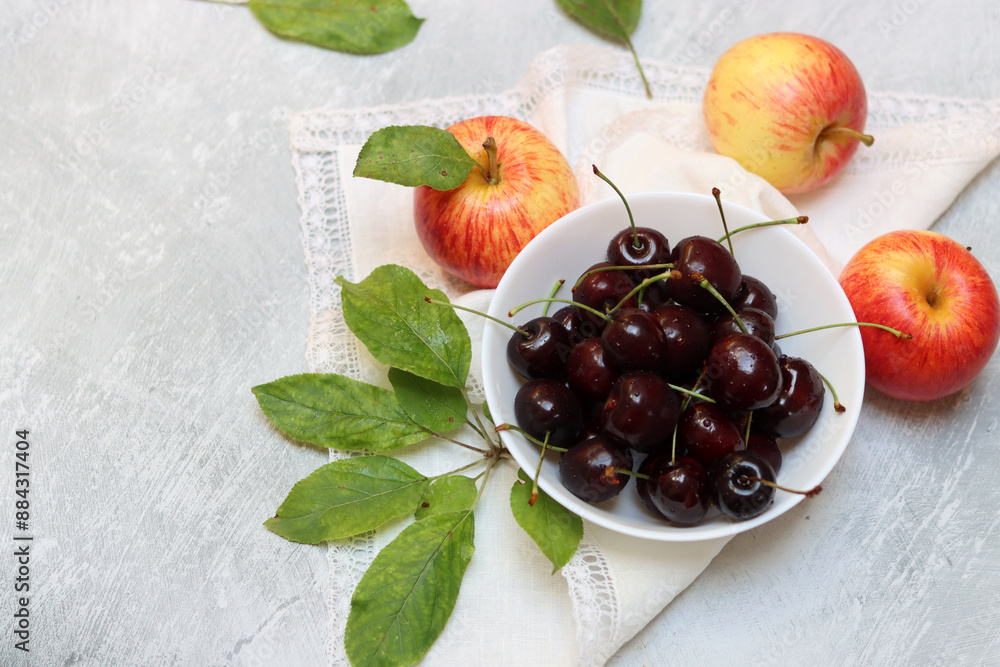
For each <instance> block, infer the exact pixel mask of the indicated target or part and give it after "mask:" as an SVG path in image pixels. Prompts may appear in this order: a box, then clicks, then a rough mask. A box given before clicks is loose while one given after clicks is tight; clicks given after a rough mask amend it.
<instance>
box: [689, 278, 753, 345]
mask: <svg viewBox="0 0 1000 667" xmlns="http://www.w3.org/2000/svg"><path fill="white" fill-rule="evenodd" d="M691 279H692V280H694V282H696V283H697V284H698V285H700V286H701V287H702V288H704V289H706V290H708V291H709V293H710V294H711V295H712V296H714V297H715V298H716V299H718V300H719V303H721V304H722V305H723V306H725V307H726V310H728V311H729V314H730V315H732V316H733V319H734V320H736V324H738V325H740V330H741V331H742V332H743V333H745V334H748V333H750V331H749V330H748V329H747V325H745V324H743V320H741V319H740V316H739V315H737V314H736V309H735V308H733V307H732V306H731V305H730V304H729V302H728V301H726V297H724V296H722V295H721V294H719V290H717V289H715V285H713V284H712V283H710V282H708V279H707V278H705V276H703V275H701V274H700V273H692V274H691Z"/></svg>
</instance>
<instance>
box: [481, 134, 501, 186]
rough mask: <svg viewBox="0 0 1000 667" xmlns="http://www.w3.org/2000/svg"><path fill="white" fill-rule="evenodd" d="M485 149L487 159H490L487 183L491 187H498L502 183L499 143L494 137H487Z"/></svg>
mask: <svg viewBox="0 0 1000 667" xmlns="http://www.w3.org/2000/svg"><path fill="white" fill-rule="evenodd" d="M483 148H485V149H486V157H487V158H489V161H490V165H489V168H488V169H487V171H486V181H487V182H488V183H489V184H490V185H496V184H497V183H499V182H500V170H499V163H498V162H497V142H496V139H494V138H493V137H486V141H484V142H483Z"/></svg>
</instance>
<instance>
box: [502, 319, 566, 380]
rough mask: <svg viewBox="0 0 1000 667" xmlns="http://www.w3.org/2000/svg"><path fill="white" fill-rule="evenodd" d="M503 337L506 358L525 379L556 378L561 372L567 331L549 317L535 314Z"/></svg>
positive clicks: (563, 371)
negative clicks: (515, 330)
mask: <svg viewBox="0 0 1000 667" xmlns="http://www.w3.org/2000/svg"><path fill="white" fill-rule="evenodd" d="M518 328H519V329H521V330H522V331H525V332H527V334H528V335H527V336H525V335H524V334H521V333H517V332H514V333H513V334H511V337H510V340H508V341H507V362H508V363H509V364H510V365H511V368H513V369H514V370H515V371H517V372H518V373H519V374H520V375H521V377H523V378H525V379H526V380H534V379H536V378H557V377H561V376H563V375H564V374H565V369H566V357H567V356H569V352H570V343H569V332H568V331H566V327H564V326H563V325H562V324H560V323H559V322H558V321H557V320H555V319H553V318H551V317H536V318H534V319H533V320H530V321H528V322H526V323H525V324H522V325H521V326H520V327H518Z"/></svg>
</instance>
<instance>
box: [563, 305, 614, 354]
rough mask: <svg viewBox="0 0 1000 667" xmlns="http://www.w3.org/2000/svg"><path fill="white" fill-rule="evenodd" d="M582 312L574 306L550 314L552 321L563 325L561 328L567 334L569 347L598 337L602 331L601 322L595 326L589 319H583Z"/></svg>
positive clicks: (602, 322)
mask: <svg viewBox="0 0 1000 667" xmlns="http://www.w3.org/2000/svg"><path fill="white" fill-rule="evenodd" d="M582 312H583V311H581V310H580V309H579V308H577V307H576V306H563V307H562V308H560V309H559V310H557V311H556V312H554V313H553V314H552V319H554V320H555V321H557V322H559V324H561V325H563V328H564V329H566V331H567V333H569V343H570V346H575V345H576V344H577V343H579V342H580V341H582V340H584V339H586V338H593V337H594V336H600V335H601V331H602V330H603V329H604V321H603V320H601V321H600V324H595V323H594V322H592V321H590V320H589V319H584V317H583V315H582Z"/></svg>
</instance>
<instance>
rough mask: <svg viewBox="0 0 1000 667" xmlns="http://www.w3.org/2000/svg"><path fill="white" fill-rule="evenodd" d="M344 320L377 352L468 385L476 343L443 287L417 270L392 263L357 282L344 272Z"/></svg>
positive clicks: (442, 380) (421, 372)
mask: <svg viewBox="0 0 1000 667" xmlns="http://www.w3.org/2000/svg"><path fill="white" fill-rule="evenodd" d="M336 283H337V284H338V285H340V287H341V302H342V304H343V309H344V322H345V323H346V324H347V326H348V328H349V329H350V330H351V331H352V332H353V333H354V335H355V336H357V337H358V339H359V340H360V341H361V342H362V343H364V345H365V347H367V348H368V351H369V352H371V354H372V356H373V357H375V358H376V359H378V360H379V361H380V362H382V363H383V364H385V365H386V366H391V367H393V368H399V369H402V370H404V371H408V372H410V373H413V374H414V375H418V376H420V377H422V378H426V379H428V380H433V381H434V382H437V383H439V384H443V385H446V386H449V387H458V388H459V389H462V388H464V387H465V380H466V378H468V376H469V365H470V363H471V361H472V342H471V340H470V339H469V332H468V331H467V330H466V328H465V325H464V324H462V320H460V319H459V317H458V315H456V314H455V312H454V310H452V309H451V308H449V307H448V306H441V305H436V304H430V303H427V302H426V301H424V298H425V297H431V298H433V299H436V300H439V301H448V297H447V296H445V294H444V292H442V291H440V290H432V289H430V288H429V287H427V286H426V285H424V284H423V283H422V282H421V281H420V278H418V277H417V275H416V274H415V273H413V271H411V270H409V269H407V268H404V267H402V266H397V265H395V264H386V265H384V266H380V267H378V268H377V269H375V270H374V271H372V272H371V274H369V276H368V277H367V278H365V279H364V280H362V281H361V282H360V283H357V284H354V283H351V282H349V281H347V280H346V279H345V278H343V277H339V278H337V279H336Z"/></svg>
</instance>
